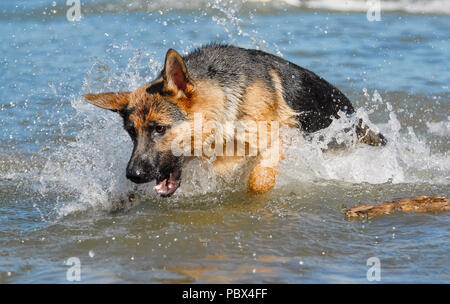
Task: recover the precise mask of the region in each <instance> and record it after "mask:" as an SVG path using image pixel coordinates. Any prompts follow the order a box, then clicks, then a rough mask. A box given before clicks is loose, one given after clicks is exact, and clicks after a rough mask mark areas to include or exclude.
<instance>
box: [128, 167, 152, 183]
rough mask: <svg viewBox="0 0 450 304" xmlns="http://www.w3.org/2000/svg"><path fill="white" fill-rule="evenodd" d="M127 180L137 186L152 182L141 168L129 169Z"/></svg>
mask: <svg viewBox="0 0 450 304" xmlns="http://www.w3.org/2000/svg"><path fill="white" fill-rule="evenodd" d="M127 178H128V179H129V180H131V181H132V182H133V183H136V184H142V183H148V182H149V181H150V177H149V176H148V175H147V174H145V173H144V171H143V170H142V169H139V168H137V169H135V168H131V169H127Z"/></svg>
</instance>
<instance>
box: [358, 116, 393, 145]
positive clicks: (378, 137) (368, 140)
mask: <svg viewBox="0 0 450 304" xmlns="http://www.w3.org/2000/svg"><path fill="white" fill-rule="evenodd" d="M355 131H356V137H357V140H358V142H360V143H364V144H367V145H370V146H385V145H386V144H387V139H386V137H384V135H383V134H381V133H375V132H374V131H372V130H371V129H370V128H369V126H368V125H366V124H363V120H362V119H360V120H359V123H358V124H357V125H355Z"/></svg>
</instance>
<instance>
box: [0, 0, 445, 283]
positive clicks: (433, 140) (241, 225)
mask: <svg viewBox="0 0 450 304" xmlns="http://www.w3.org/2000/svg"><path fill="white" fill-rule="evenodd" d="M186 3H187V2H186ZM448 4H449V3H448V1H446V0H440V1H413V0H410V1H408V0H402V1H382V5H381V21H378V22H377V21H374V22H370V21H369V20H368V19H367V17H366V10H367V4H366V2H365V1H363V0H361V1H357V0H354V1H326V0H318V1H294V0H291V1H259V2H258V1H249V2H245V3H243V2H240V1H239V2H238V1H220V0H216V1H211V2H207V1H192V2H189V4H182V2H179V1H171V0H169V1H122V0H119V1H82V3H81V14H82V18H81V20H80V21H77V22H70V21H68V20H67V18H66V11H67V9H68V8H69V6H66V4H65V1H55V2H52V1H46V0H38V1H7V2H6V1H3V2H2V3H1V4H0V27H1V29H2V30H1V31H0V38H1V41H2V44H0V49H1V52H0V80H1V81H0V96H1V98H0V130H1V132H0V283H35V282H41V283H66V282H68V281H67V276H66V274H67V271H68V269H69V267H70V266H67V265H66V262H67V260H68V259H69V258H71V257H75V258H78V259H79V261H80V263H81V281H82V282H85V283H100V282H102V283H108V282H121V283H122V282H131V283H134V282H136V283H138V282H139V283H161V282H162V283H165V282H169V283H170V282H175V283H176V282H199V283H208V282H219V283H227V282H247V283H260V282H263V283H265V282H271V283H303V282H308V283H311V282H321V283H322V282H324V283H348V282H351V283H352V282H356V283H365V282H368V281H367V278H366V273H367V271H368V269H369V266H367V260H368V259H369V258H370V257H377V258H378V259H379V260H380V266H381V282H385V283H392V282H402V283H404V282H423V283H430V282H432V283H434V282H446V283H449V282H450V263H449V260H448V253H449V251H450V250H449V249H450V237H449V226H450V225H449V223H450V214H448V213H447V214H445V213H443V214H394V215H390V216H382V217H379V218H375V219H370V220H364V221H350V220H347V219H345V216H344V213H343V210H344V209H345V208H346V207H351V206H354V205H356V204H359V203H377V202H380V201H383V200H391V199H394V198H401V197H410V196H415V195H434V196H441V195H445V196H447V197H448V196H449V193H450V191H449V184H450V178H449V176H450V174H449V173H450V159H449V152H448V151H449V147H450V145H449V136H450V131H449V127H450V91H449V84H450V68H449V49H450V6H449V5H448ZM213 41H215V42H223V43H233V44H237V45H240V46H243V47H249V48H259V49H263V50H266V51H269V52H272V53H274V54H277V55H279V56H283V57H284V58H286V59H288V60H291V61H293V62H295V63H297V64H299V65H301V66H303V67H306V68H308V69H310V70H312V71H314V72H316V73H317V74H319V75H321V76H323V77H324V78H325V79H327V80H328V81H330V82H331V83H333V84H335V85H336V86H338V87H339V88H340V89H341V90H342V91H343V92H344V93H345V94H346V95H347V96H348V97H349V98H350V99H351V100H352V102H353V104H354V105H355V108H356V109H357V116H358V117H364V118H365V120H366V121H368V122H370V124H371V125H372V126H373V127H374V128H378V129H379V130H380V131H381V132H382V133H383V134H384V135H385V136H386V137H387V138H388V140H389V143H388V145H387V146H386V147H382V148H375V147H368V146H351V147H349V148H348V149H346V150H340V151H333V152H326V153H324V152H323V151H322V147H323V145H324V142H323V141H319V140H317V138H318V137H320V136H319V135H325V137H326V138H329V137H331V135H334V136H340V138H344V140H345V136H346V135H345V133H344V132H343V129H344V128H345V126H346V125H347V124H348V123H349V122H347V121H344V120H337V121H334V122H333V124H332V125H331V126H330V127H329V128H327V129H326V130H323V131H322V132H321V134H316V136H315V137H314V138H313V139H312V140H311V141H307V140H305V139H304V138H303V137H302V136H301V134H299V133H298V132H297V131H295V130H284V132H286V133H288V134H289V135H290V136H293V137H294V140H293V143H292V145H290V146H289V147H286V149H285V154H286V158H285V160H284V161H283V163H282V165H281V175H280V177H279V179H278V181H277V184H276V186H275V189H274V190H273V191H272V192H270V193H269V194H267V195H264V196H260V197H250V196H249V195H247V194H246V192H245V182H244V181H240V180H239V178H235V179H232V180H230V181H226V182H224V181H222V180H219V179H218V178H217V177H216V176H214V174H213V173H212V172H211V169H210V165H209V164H208V163H200V162H193V163H191V164H190V165H189V166H188V168H186V170H184V173H183V174H184V175H185V176H184V178H183V184H182V186H181V187H180V189H179V190H178V191H177V192H176V194H175V195H174V196H173V197H171V198H158V197H156V195H155V194H154V191H153V189H152V188H153V186H154V184H153V183H151V184H147V185H140V186H138V187H137V186H136V185H134V184H133V183H131V182H129V181H128V180H127V179H126V178H125V167H126V163H127V161H128V158H129V156H130V154H131V149H132V143H131V140H130V139H129V137H128V135H127V134H126V133H125V131H124V130H123V129H122V122H121V118H120V117H119V116H118V115H117V114H115V113H112V112H108V111H102V110H100V109H97V108H95V107H94V106H91V105H89V104H87V103H85V102H84V101H83V100H82V98H81V95H82V94H83V93H88V92H100V91H120V90H124V91H125V90H133V89H135V88H137V87H138V86H140V85H141V84H144V83H146V82H149V81H151V80H152V79H153V78H154V77H155V76H156V75H157V73H158V72H159V71H160V69H161V68H162V64H163V62H162V61H163V59H164V55H165V52H166V51H167V49H168V48H175V49H177V50H178V51H179V52H181V53H187V52H189V51H190V50H192V49H195V48H196V47H198V46H200V45H202V44H205V43H208V42H213ZM130 193H133V195H134V196H135V199H134V200H133V201H132V202H129V201H128V200H127V197H128V196H129V194H130Z"/></svg>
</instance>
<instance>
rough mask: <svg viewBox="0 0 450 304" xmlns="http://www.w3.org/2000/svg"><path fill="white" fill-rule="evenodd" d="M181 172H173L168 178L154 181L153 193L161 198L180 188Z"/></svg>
mask: <svg viewBox="0 0 450 304" xmlns="http://www.w3.org/2000/svg"><path fill="white" fill-rule="evenodd" d="M180 178H181V171H180V170H177V169H175V171H173V172H171V173H170V174H169V177H166V178H161V179H157V180H156V186H155V188H154V189H155V191H156V193H158V194H159V195H161V196H171V195H172V194H173V193H174V192H175V191H176V190H177V189H178V187H179V186H180V182H181V180H180Z"/></svg>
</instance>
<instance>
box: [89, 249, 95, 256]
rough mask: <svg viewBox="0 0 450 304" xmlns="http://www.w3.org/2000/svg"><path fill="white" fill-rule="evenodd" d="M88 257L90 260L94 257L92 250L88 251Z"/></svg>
mask: <svg viewBox="0 0 450 304" xmlns="http://www.w3.org/2000/svg"><path fill="white" fill-rule="evenodd" d="M89 256H90V257H91V258H93V257H95V252H94V251H92V250H89Z"/></svg>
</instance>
